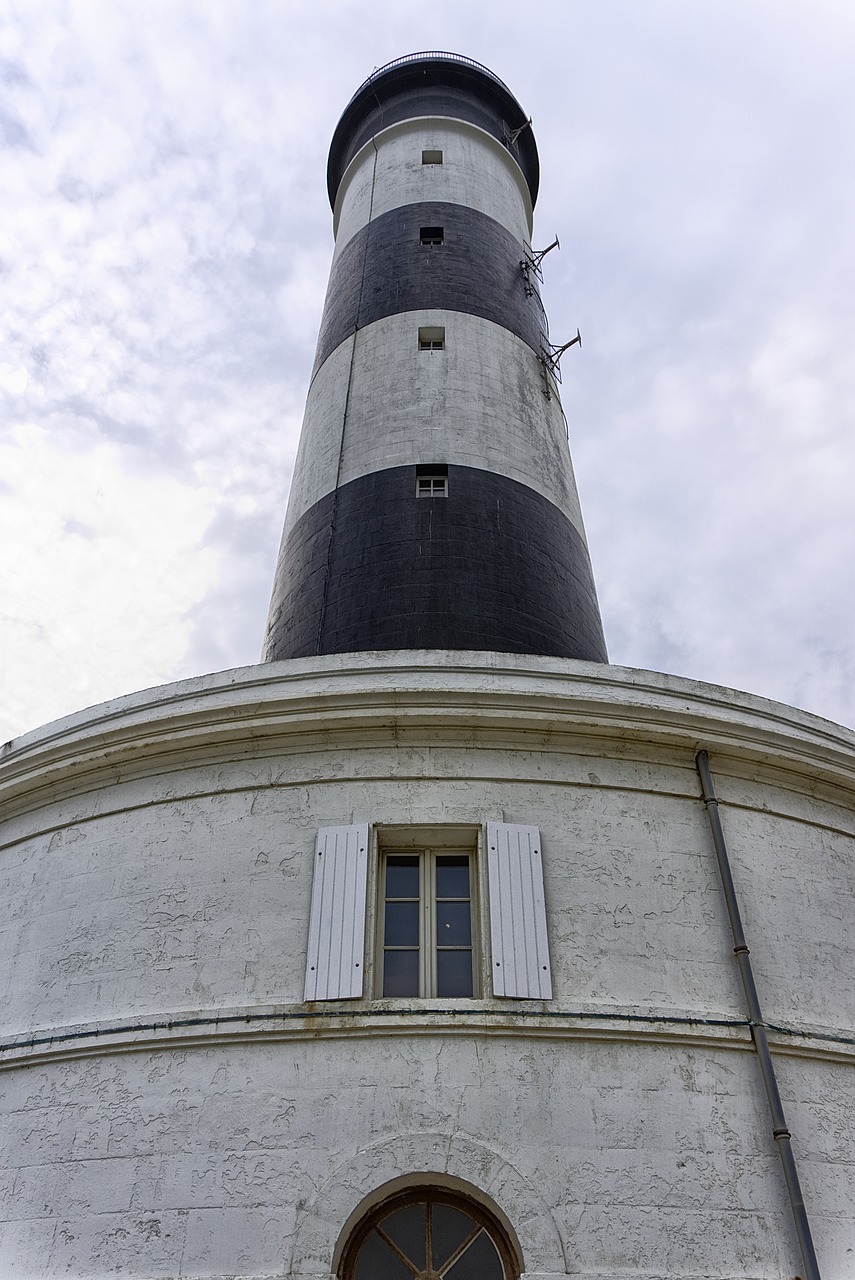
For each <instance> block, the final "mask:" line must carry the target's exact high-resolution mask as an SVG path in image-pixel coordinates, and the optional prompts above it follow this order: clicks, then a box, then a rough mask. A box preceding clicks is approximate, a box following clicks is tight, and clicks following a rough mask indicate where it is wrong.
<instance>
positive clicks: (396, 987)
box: [383, 951, 456, 996]
mask: <svg viewBox="0 0 855 1280" xmlns="http://www.w3.org/2000/svg"><path fill="white" fill-rule="evenodd" d="M449 954H451V955H454V954H456V953H455V952H450V953H449ZM418 994H419V953H418V951H386V952H384V954H383V995H384V996H417V995H418Z"/></svg>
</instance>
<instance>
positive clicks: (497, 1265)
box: [338, 1187, 520, 1280]
mask: <svg viewBox="0 0 855 1280" xmlns="http://www.w3.org/2000/svg"><path fill="white" fill-rule="evenodd" d="M338 1274H339V1276H340V1277H341V1280H404V1277H408V1278H409V1277H415V1278H416V1280H419V1278H420V1277H423V1276H424V1277H431V1278H433V1277H437V1280H438V1277H440V1276H447V1277H448V1280H517V1278H518V1277H519V1274H520V1268H519V1263H518V1262H517V1259H516V1256H515V1252H514V1249H513V1247H512V1245H511V1243H510V1241H509V1239H508V1236H507V1232H506V1231H505V1230H504V1228H503V1227H502V1226H501V1225H500V1223H499V1222H498V1220H497V1219H496V1218H494V1216H493V1215H492V1214H491V1213H489V1212H488V1211H487V1210H486V1209H485V1208H484V1207H483V1205H481V1204H479V1203H476V1202H475V1201H474V1200H470V1199H469V1197H468V1196H463V1195H460V1194H459V1193H457V1192H455V1191H452V1190H450V1189H448V1188H445V1187H419V1188H415V1189H413V1190H410V1191H405V1192H402V1193H400V1194H399V1195H397V1196H394V1197H392V1199H390V1200H387V1201H385V1202H384V1203H383V1204H381V1205H380V1206H379V1207H378V1208H376V1209H375V1210H374V1211H373V1213H370V1214H368V1216H367V1217H366V1218H364V1219H363V1220H362V1222H360V1223H359V1225H358V1226H357V1228H356V1230H355V1231H354V1233H353V1235H352V1236H351V1238H350V1240H349V1241H348V1243H347V1245H346V1247H345V1250H344V1253H343V1255H342V1261H341V1266H340V1268H339V1272H338Z"/></svg>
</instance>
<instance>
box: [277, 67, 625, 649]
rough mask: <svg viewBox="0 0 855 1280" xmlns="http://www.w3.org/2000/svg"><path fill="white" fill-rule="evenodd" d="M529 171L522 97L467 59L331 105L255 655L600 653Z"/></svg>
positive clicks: (381, 82) (410, 71)
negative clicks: (285, 473)
mask: <svg viewBox="0 0 855 1280" xmlns="http://www.w3.org/2000/svg"><path fill="white" fill-rule="evenodd" d="M538 174H539V166H538V157H537V148H536V145H535V142H534V137H533V134H532V131H531V128H530V127H529V123H528V121H527V119H526V116H525V114H524V112H523V110H522V108H521V107H520V105H519V103H518V102H517V101H516V99H515V98H514V97H513V96H512V94H511V93H510V92H509V90H508V89H507V88H506V87H505V85H503V84H502V82H501V81H500V80H499V79H498V78H497V77H496V76H494V75H493V74H492V73H491V72H490V71H488V70H487V69H486V68H485V67H482V66H480V65H479V64H477V63H474V62H472V61H471V60H469V59H467V58H462V57H459V56H456V55H452V54H447V53H421V54H413V55H411V56H409V57H406V58H401V59H399V60H398V61H397V62H394V63H391V64H389V65H388V66H386V67H383V68H381V69H380V70H379V71H376V72H375V73H374V74H373V75H372V76H371V77H369V79H368V80H366V82H365V83H364V84H363V85H362V86H361V88H360V89H359V90H358V91H357V93H356V94H355V96H354V97H353V99H352V100H351V102H350V103H349V104H348V106H347V108H346V109H345V112H344V114H343V116H342V118H341V120H340V121H339V124H338V127H337V129H336V131H335V135H334V137H333V142H332V147H331V151H330V158H329V170H328V182H329V195H330V201H331V203H332V206H333V210H334V219H335V237H336V243H335V255H334V258H333V263H332V269H331V273H330V281H329V287H328V290H327V297H326V304H325V307H324V313H323V319H322V322H321V330H320V336H319V339H318V348H317V356H316V359H315V366H314V370H313V374H312V381H311V387H310V390H309V395H308V401H307V405H306V413H305V419H304V424H303V433H302V438H301V442H300V448H299V453H298V456H297V462H296V467H295V472H294V479H293V485H292V489H291V497H290V502H289V507H288V514H287V520H286V525H285V532H284V535H283V540H282V546H281V550H280V554H279V562H278V566H277V572H276V579H275V583H274V589H273V597H272V601H271V606H270V613H269V618H268V626H267V636H266V641H265V646H264V654H263V657H264V659H265V660H268V661H271V660H275V659H280V658H297V657H307V656H312V655H317V654H332V653H347V652H357V651H360V650H378V649H481V650H495V651H500V652H509V653H524V654H541V655H550V656H553V657H564V658H582V659H588V660H591V661H596V662H605V661H606V660H607V657H606V649H605V642H604V639H603V631H602V625H601V622H600V616H599V609H598V605H597V599H596V593H595V589H594V583H593V577H592V574H591V566H590V560H589V556H588V549H587V545H586V542H585V532H584V527H583V524H582V515H581V511H580V507H579V499H578V495H577V492H576V483H575V480H574V476H573V468H572V464H571V461H570V453H569V449H568V444H567V431H566V425H565V421H564V417H563V413H562V409H561V404H560V401H559V398H558V394H557V388H556V385H555V380H554V376H553V365H552V362H551V359H550V355H551V352H552V350H553V349H552V348H550V346H549V343H548V339H547V330H546V318H545V314H544V310H543V306H542V303H541V300H540V296H539V292H538V279H537V277H538V270H537V265H538V264H537V257H536V255H534V254H533V253H532V249H531V231H532V211H533V207H534V202H535V199H536V197H537V188H538Z"/></svg>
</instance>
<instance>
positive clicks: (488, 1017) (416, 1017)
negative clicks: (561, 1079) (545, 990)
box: [0, 1000, 855, 1071]
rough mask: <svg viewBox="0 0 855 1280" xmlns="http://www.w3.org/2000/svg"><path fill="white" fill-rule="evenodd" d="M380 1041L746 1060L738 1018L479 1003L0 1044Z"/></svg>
mask: <svg viewBox="0 0 855 1280" xmlns="http://www.w3.org/2000/svg"><path fill="white" fill-rule="evenodd" d="M766 1028H767V1031H768V1032H769V1037H770V1045H771V1047H772V1048H773V1049H774V1050H775V1052H776V1053H778V1054H785V1055H789V1056H795V1057H800V1058H813V1059H823V1060H825V1061H832V1062H847V1063H852V1062H855V1036H851V1035H845V1034H843V1033H842V1032H840V1033H837V1032H833V1031H823V1030H819V1029H817V1028H813V1027H804V1028H801V1027H785V1026H778V1025H776V1024H774V1023H767V1024H766ZM319 1034H322V1035H323V1038H324V1039H325V1040H330V1039H333V1040H335V1039H348V1040H353V1039H354V1038H356V1039H370V1040H376V1039H377V1038H378V1037H381V1038H382V1037H400V1036H401V1035H402V1034H404V1035H406V1036H408V1037H409V1036H435V1035H441V1036H442V1037H443V1038H447V1037H448V1036H454V1037H459V1038H467V1037H470V1036H474V1037H476V1038H478V1039H481V1038H483V1037H484V1036H488V1037H494V1036H495V1037H500V1038H501V1039H502V1040H507V1039H509V1038H510V1039H516V1040H520V1041H529V1040H532V1039H536V1040H553V1041H554V1040H561V1041H566V1040H586V1041H598V1042H603V1041H610V1042H614V1041H626V1042H627V1043H632V1044H648V1045H662V1044H670V1045H674V1044H679V1045H681V1046H683V1047H687V1048H701V1047H702V1046H706V1047H707V1048H711V1047H717V1048H719V1049H734V1050H741V1051H746V1052H752V1051H753V1045H752V1041H751V1033H750V1028H749V1024H748V1022H747V1021H746V1020H745V1019H744V1018H727V1017H724V1016H720V1017H719V1016H704V1015H702V1014H700V1013H693V1012H692V1011H684V1012H677V1011H675V1012H674V1013H665V1012H664V1011H659V1012H656V1013H649V1014H641V1013H637V1012H633V1011H630V1010H627V1009H614V1008H611V1009H610V1008H607V1007H603V1008H599V1009H592V1008H589V1009H548V1008H543V1007H540V1008H538V1009H527V1008H525V1007H524V1006H519V1005H517V1006H514V1007H511V1008H504V1007H500V1006H499V1005H497V1004H496V1003H495V1002H488V1001H483V1002H482V1001H478V1002H475V1003H473V1007H470V1008H461V1007H460V1006H459V1005H457V1006H455V1005H454V1004H453V1002H451V1001H447V1002H443V1001H430V1002H423V1003H422V1005H420V1006H414V1005H413V1004H412V1002H409V1001H404V1000H401V1001H383V1002H377V1001H372V1002H368V1003H365V1002H362V1001H360V1002H359V1004H358V1005H355V1006H351V1007H350V1008H346V1009H342V1008H337V1007H331V1006H330V1005H328V1004H326V1005H324V1004H321V1005H311V1006H307V1005H284V1006H281V1007H279V1008H271V1007H267V1008H263V1007H262V1008H258V1007H255V1008H253V1007H249V1008H246V1009H224V1010H218V1011H212V1010H208V1011H204V1010H200V1011H198V1012H174V1013H172V1014H163V1015H162V1016H160V1017H159V1018H155V1019H151V1020H148V1021H147V1020H145V1019H143V1018H135V1019H131V1020H130V1021H128V1022H126V1023H118V1022H104V1023H88V1024H85V1025H80V1026H75V1027H53V1028H51V1029H49V1030H45V1031H42V1032H36V1033H34V1034H32V1035H27V1036H23V1035H22V1036H14V1037H11V1038H10V1039H9V1040H7V1041H5V1042H4V1043H2V1044H0V1071H3V1070H9V1069H12V1068H15V1067H20V1066H27V1067H31V1066H35V1065H38V1064H41V1063H46V1062H56V1061H65V1060H68V1059H73V1058H87V1057H92V1056H93V1055H95V1056H98V1057H101V1056H103V1055H105V1054H114V1053H145V1052H148V1051H155V1050H158V1051H159V1050H162V1049H164V1048H165V1047H167V1046H170V1047H172V1048H179V1047H180V1048H182V1049H191V1048H202V1049H204V1048H211V1047H212V1046H213V1045H224V1044H250V1043H279V1042H282V1041H295V1040H316V1039H317V1038H318V1035H319Z"/></svg>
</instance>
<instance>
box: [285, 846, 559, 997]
mask: <svg viewBox="0 0 855 1280" xmlns="http://www.w3.org/2000/svg"><path fill="white" fill-rule="evenodd" d="M485 837H486V838H485ZM312 861H313V864H314V866H313V873H312V901H311V910H310V915H309V932H308V942H307V948H306V985H305V995H304V999H305V1000H306V1001H315V1000H349V999H361V998H362V997H363V995H364V994H365V992H366V984H365V980H364V974H365V970H366V969H368V970H369V974H371V975H372V976H371V977H370V978H369V984H368V988H367V989H368V993H369V994H370V993H371V992H372V991H373V992H374V993H375V994H376V995H378V996H398V997H403V998H405V999H410V1000H414V999H421V998H434V997H439V996H448V997H451V998H455V997H456V998H463V999H465V998H467V997H474V996H481V995H484V996H490V995H491V994H492V996H494V997H506V998H510V999H515V1000H550V999H551V998H552V977H551V972H550V963H549V940H548V938H547V932H546V903H545V897H544V886H543V859H542V856H541V849H540V833H539V831H538V829H537V827H531V826H518V825H514V824H513V823H508V822H488V823H487V826H486V832H483V833H482V834H479V829H478V828H477V827H474V826H436V827H408V828H405V827H386V828H383V827H380V828H377V827H375V828H374V830H373V831H372V829H371V828H370V827H369V824H368V823H367V822H363V823H354V824H353V825H351V826H343V827H322V828H321V829H320V831H319V832H318V836H317V842H316V845H315V850H314V854H313V856H312ZM369 885H370V887H371V895H370V897H369V893H368V889H369ZM488 908H489V910H488ZM369 916H370V918H371V920H372V921H374V926H373V929H371V930H369V931H368V936H369V943H368V946H366V920H367V919H368V918H369ZM488 916H489V938H490V945H489V951H487V949H486V948H485V947H484V946H483V939H484V938H485V937H486V935H487V928H486V922H487V918H488ZM488 973H489V974H490V979H491V980H490V982H489V983H488V982H487V979H486V975H487V974H488Z"/></svg>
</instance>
